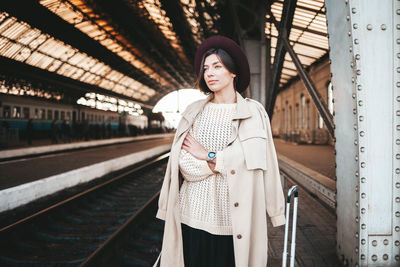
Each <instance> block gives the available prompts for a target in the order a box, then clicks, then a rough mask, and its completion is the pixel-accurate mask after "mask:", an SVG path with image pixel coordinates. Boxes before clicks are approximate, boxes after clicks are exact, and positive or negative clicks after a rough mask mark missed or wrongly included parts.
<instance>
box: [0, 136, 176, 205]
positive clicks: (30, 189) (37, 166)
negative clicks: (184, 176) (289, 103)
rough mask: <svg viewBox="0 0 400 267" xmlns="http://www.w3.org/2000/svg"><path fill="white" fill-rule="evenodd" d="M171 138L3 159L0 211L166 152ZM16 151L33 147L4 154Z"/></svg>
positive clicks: (79, 146)
mask: <svg viewBox="0 0 400 267" xmlns="http://www.w3.org/2000/svg"><path fill="white" fill-rule="evenodd" d="M172 138H173V135H172V134H165V135H156V136H145V137H136V138H130V139H124V140H121V139H115V140H102V141H92V142H88V143H85V142H80V143H74V144H62V145H52V146H44V147H38V148H37V149H36V151H38V150H39V151H40V150H42V152H43V153H51V152H58V153H56V154H46V155H42V156H36V157H28V158H21V159H15V160H9V161H2V162H0V203H1V204H0V212H2V211H6V210H10V209H13V208H16V207H19V206H21V205H24V204H27V203H29V202H31V201H34V200H37V199H39V198H41V197H44V196H47V195H50V194H53V193H56V192H58V191H61V190H64V189H66V188H70V187H73V186H75V185H78V184H82V183H86V182H89V181H92V180H93V179H96V178H99V177H102V176H104V175H107V174H109V173H111V172H114V171H118V170H121V169H123V168H125V167H128V166H130V165H133V164H135V163H138V162H141V161H143V160H145V159H148V158H151V157H154V156H157V155H159V154H161V153H165V152H167V151H169V149H170V146H171V142H172ZM110 141H111V142H110ZM105 142H108V144H106V143H105ZM112 142H114V144H113V143H112ZM83 148H85V149H83ZM61 149H64V150H67V151H65V152H62V150H61ZM60 151H61V152H60ZM1 153H4V154H5V153H6V152H5V151H2V152H1ZM17 154H18V155H19V156H22V155H30V156H31V155H32V148H28V149H22V150H21V149H18V150H9V151H7V155H17Z"/></svg>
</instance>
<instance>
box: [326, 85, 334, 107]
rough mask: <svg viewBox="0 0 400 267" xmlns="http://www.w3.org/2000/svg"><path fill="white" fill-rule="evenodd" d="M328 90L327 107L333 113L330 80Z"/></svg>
mask: <svg viewBox="0 0 400 267" xmlns="http://www.w3.org/2000/svg"><path fill="white" fill-rule="evenodd" d="M327 90H328V109H329V111H330V112H331V114H333V86H332V83H331V82H330V83H329V84H328V87H327Z"/></svg>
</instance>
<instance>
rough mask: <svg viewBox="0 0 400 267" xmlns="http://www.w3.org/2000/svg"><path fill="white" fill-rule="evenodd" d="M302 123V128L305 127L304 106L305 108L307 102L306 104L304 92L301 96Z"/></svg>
mask: <svg viewBox="0 0 400 267" xmlns="http://www.w3.org/2000/svg"><path fill="white" fill-rule="evenodd" d="M300 104H301V107H300V124H301V128H302V129H304V108H305V104H306V99H305V97H304V95H303V94H301V96H300Z"/></svg>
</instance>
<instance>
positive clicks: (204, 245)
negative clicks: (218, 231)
mask: <svg viewBox="0 0 400 267" xmlns="http://www.w3.org/2000/svg"><path fill="white" fill-rule="evenodd" d="M181 226H182V238H183V257H184V260H185V267H234V266H235V254H234V250H233V237H232V236H231V235H213V234H210V233H208V232H206V231H203V230H199V229H195V228H192V227H190V226H187V225H185V224H183V223H182V224H181Z"/></svg>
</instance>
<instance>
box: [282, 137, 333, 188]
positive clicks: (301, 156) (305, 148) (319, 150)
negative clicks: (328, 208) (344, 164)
mask: <svg viewBox="0 0 400 267" xmlns="http://www.w3.org/2000/svg"><path fill="white" fill-rule="evenodd" d="M274 144H275V149H276V151H277V153H278V154H282V155H284V156H286V157H288V158H290V159H292V160H294V161H297V162H298V163H300V164H303V165H304V166H306V167H308V168H310V169H312V170H314V171H316V172H319V173H321V174H323V175H325V176H327V177H329V178H331V179H333V180H335V175H336V169H335V154H334V151H335V148H334V147H333V146H330V145H308V144H307V145H298V144H295V143H291V142H286V141H284V140H282V139H279V138H274Z"/></svg>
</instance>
